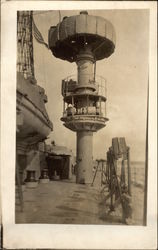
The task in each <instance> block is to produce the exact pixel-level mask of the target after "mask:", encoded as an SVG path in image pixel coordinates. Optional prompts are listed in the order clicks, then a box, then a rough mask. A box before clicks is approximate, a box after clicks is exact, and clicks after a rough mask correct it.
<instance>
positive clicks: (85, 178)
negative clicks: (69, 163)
mask: <svg viewBox="0 0 158 250" xmlns="http://www.w3.org/2000/svg"><path fill="white" fill-rule="evenodd" d="M92 170H93V132H91V131H78V132H77V178H76V182H77V183H87V184H88V183H91V182H92V173H93V172H92Z"/></svg>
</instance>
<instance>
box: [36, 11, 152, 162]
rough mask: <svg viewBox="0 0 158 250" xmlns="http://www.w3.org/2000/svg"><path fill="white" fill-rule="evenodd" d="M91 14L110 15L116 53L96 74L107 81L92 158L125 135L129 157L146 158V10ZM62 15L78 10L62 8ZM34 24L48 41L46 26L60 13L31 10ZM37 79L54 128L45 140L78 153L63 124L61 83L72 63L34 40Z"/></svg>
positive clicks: (102, 154)
mask: <svg viewBox="0 0 158 250" xmlns="http://www.w3.org/2000/svg"><path fill="white" fill-rule="evenodd" d="M87 11H88V13H89V15H95V16H102V17H104V18H106V19H108V20H109V21H110V22H111V23H112V24H113V26H114V28H115V32H116V48H115V52H114V53H113V54H112V55H111V56H110V57H109V58H107V59H103V60H101V61H98V62H97V66H96V74H97V75H101V76H103V77H104V78H105V79H106V80H107V117H108V118H109V121H108V122H107V124H106V127H105V128H103V129H101V130H99V131H98V132H97V133H94V135H93V158H94V159H96V158H106V152H107V150H108V148H109V147H110V146H111V142H112V138H113V137H125V139H126V143H127V145H128V146H129V147H130V150H131V160H133V161H144V160H145V139H146V113H147V85H148V51H149V12H148V10H145V9H144V10H143V9H141V10H97V11H95V10H87ZM60 14H61V18H63V17H64V16H71V15H76V14H79V10H76V11H75V10H74V11H68V10H67V11H60ZM34 20H35V23H36V25H37V27H38V29H39V30H40V32H41V34H42V36H43V38H44V40H45V41H46V42H48V30H49V28H50V26H53V25H56V24H57V23H58V22H59V11H48V12H47V11H46V12H45V13H44V12H42V13H41V11H40V12H37V11H36V12H34ZM34 63H35V77H36V79H37V82H38V85H40V86H42V87H44V88H45V92H46V94H47V96H48V103H47V104H46V107H47V111H48V114H49V117H50V119H51V121H52V122H53V126H54V129H53V131H52V132H51V134H50V135H49V139H48V140H47V143H48V142H50V141H51V140H55V142H56V144H58V145H62V146H66V147H68V148H69V149H71V150H72V151H73V152H74V154H75V153H76V133H75V132H72V131H71V130H68V129H67V128H65V127H64V126H63V123H62V121H61V120H60V118H61V117H62V111H63V110H62V109H63V102H62V95H61V81H62V79H64V78H66V77H67V76H69V75H74V74H77V67H76V64H75V63H69V62H66V61H63V60H61V59H58V58H55V57H54V56H53V55H52V53H51V51H50V50H48V49H47V48H46V47H45V46H44V45H41V44H39V43H37V42H36V41H35V40H34Z"/></svg>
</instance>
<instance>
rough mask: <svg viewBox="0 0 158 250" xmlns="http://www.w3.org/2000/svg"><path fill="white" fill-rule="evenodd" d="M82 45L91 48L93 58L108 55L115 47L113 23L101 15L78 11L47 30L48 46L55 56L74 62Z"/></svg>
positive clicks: (99, 58)
mask: <svg viewBox="0 0 158 250" xmlns="http://www.w3.org/2000/svg"><path fill="white" fill-rule="evenodd" d="M84 46H89V47H90V48H91V51H92V53H93V55H94V58H95V60H101V59H103V58H106V57H109V56H110V55H111V54H112V53H113V52H114V49H115V31H114V28H113V25H112V24H111V23H110V22H109V21H107V20H106V19H104V18H102V17H98V16H91V15H88V14H87V12H80V15H76V16H70V17H65V18H63V20H62V22H60V23H59V24H58V25H57V26H53V27H51V28H50V30H49V48H50V49H51V51H52V53H53V55H54V56H55V57H57V58H60V59H63V60H67V61H69V62H74V61H76V55H77V54H78V53H79V51H80V49H81V48H83V47H84Z"/></svg>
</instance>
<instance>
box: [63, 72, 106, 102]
mask: <svg viewBox="0 0 158 250" xmlns="http://www.w3.org/2000/svg"><path fill="white" fill-rule="evenodd" d="M86 76H87V75H86ZM88 76H89V79H90V80H89V82H88V83H87V84H88V85H89V86H90V85H91V84H92V85H93V86H94V87H95V89H96V91H95V93H96V94H97V95H101V96H104V97H107V88H106V79H105V78H104V77H102V76H99V75H96V76H95V78H94V76H93V75H92V74H89V75H88ZM77 86H79V84H78V80H77V75H70V76H67V77H66V78H65V79H63V80H62V95H63V96H67V95H70V94H71V93H73V91H74V90H75V88H76V87H77Z"/></svg>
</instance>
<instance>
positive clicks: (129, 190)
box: [127, 147, 131, 195]
mask: <svg viewBox="0 0 158 250" xmlns="http://www.w3.org/2000/svg"><path fill="white" fill-rule="evenodd" d="M127 167H128V193H129V195H131V166H130V148H129V147H128V148H127Z"/></svg>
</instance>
